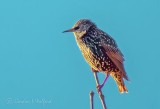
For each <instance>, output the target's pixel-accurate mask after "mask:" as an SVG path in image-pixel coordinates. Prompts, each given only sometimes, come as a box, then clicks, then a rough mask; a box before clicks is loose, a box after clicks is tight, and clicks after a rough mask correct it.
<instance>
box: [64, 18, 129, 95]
mask: <svg viewBox="0 0 160 109" xmlns="http://www.w3.org/2000/svg"><path fill="white" fill-rule="evenodd" d="M66 32H73V34H74V36H75V40H76V42H77V45H78V47H79V49H80V51H81V52H82V55H83V57H84V59H85V60H86V62H87V63H88V64H89V66H90V67H91V70H92V72H94V73H98V72H102V73H104V74H105V75H106V78H105V79H104V82H103V83H102V84H101V85H99V86H98V89H99V90H100V89H101V88H102V87H103V86H104V84H105V82H106V81H107V79H108V77H109V76H111V77H112V78H113V79H114V80H115V82H116V84H117V86H118V89H119V92H120V93H124V92H126V93H128V89H127V88H126V86H125V83H124V79H125V80H127V81H129V78H128V76H127V74H126V71H125V68H124V55H123V54H122V52H121V51H120V49H119V48H118V45H117V43H116V42H115V40H114V39H113V38H112V37H111V36H110V35H109V34H108V33H106V32H104V31H103V30H101V29H100V28H98V26H97V25H96V24H95V23H94V22H92V21H91V20H89V19H80V20H78V21H77V22H76V23H75V24H74V26H73V27H72V28H71V29H69V30H65V31H63V33H66Z"/></svg>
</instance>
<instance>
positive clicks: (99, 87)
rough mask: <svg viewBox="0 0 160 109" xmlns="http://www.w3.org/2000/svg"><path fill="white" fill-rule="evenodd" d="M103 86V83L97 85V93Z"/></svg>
mask: <svg viewBox="0 0 160 109" xmlns="http://www.w3.org/2000/svg"><path fill="white" fill-rule="evenodd" d="M103 86H104V84H102V85H98V86H97V91H98V93H99V92H100V91H101V89H102V87H103Z"/></svg>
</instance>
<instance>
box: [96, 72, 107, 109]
mask: <svg viewBox="0 0 160 109" xmlns="http://www.w3.org/2000/svg"><path fill="white" fill-rule="evenodd" d="M94 78H95V80H96V86H97V87H98V86H99V80H98V76H97V73H96V72H94ZM97 91H98V94H99V98H100V100H101V103H102V106H103V109H107V107H106V103H105V99H104V95H103V93H102V91H101V89H99V90H97Z"/></svg>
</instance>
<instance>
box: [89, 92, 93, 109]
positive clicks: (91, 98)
mask: <svg viewBox="0 0 160 109" xmlns="http://www.w3.org/2000/svg"><path fill="white" fill-rule="evenodd" d="M89 96H90V108H91V109H94V105H93V104H94V103H93V97H94V92H93V91H91V92H90V93H89Z"/></svg>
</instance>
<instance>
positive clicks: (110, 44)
mask: <svg viewBox="0 0 160 109" xmlns="http://www.w3.org/2000/svg"><path fill="white" fill-rule="evenodd" d="M101 38H102V39H101V45H102V47H103V48H104V50H105V52H106V54H107V56H108V57H109V58H110V59H111V60H112V61H113V63H114V64H115V65H116V66H117V67H118V69H119V70H120V71H121V72H122V74H123V76H124V78H125V79H127V80H128V77H127V75H126V72H125V69H124V65H123V61H124V56H123V54H122V53H121V51H120V50H119V49H118V46H117V44H116V42H115V41H114V39H113V38H111V37H110V36H109V35H108V34H105V35H102V37H101Z"/></svg>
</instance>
